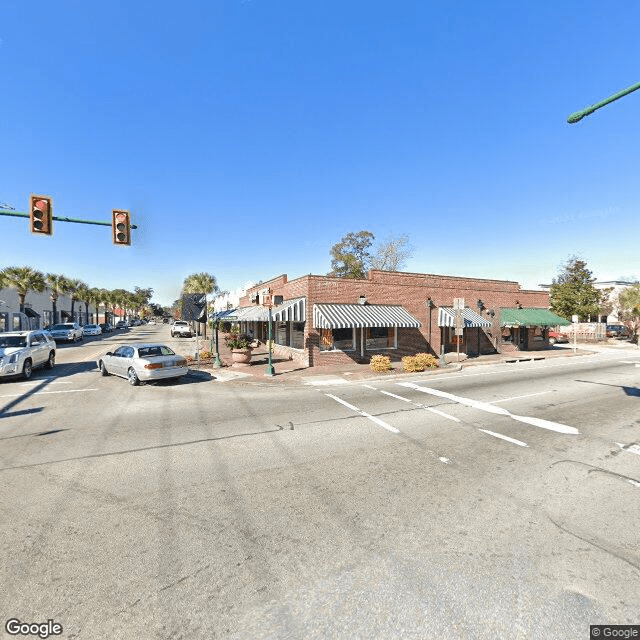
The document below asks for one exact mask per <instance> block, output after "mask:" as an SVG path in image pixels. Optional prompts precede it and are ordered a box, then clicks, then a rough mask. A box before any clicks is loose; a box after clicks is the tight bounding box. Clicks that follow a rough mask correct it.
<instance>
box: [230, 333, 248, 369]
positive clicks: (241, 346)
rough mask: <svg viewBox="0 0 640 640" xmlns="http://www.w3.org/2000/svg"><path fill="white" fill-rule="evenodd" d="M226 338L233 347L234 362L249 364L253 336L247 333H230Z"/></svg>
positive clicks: (231, 347)
mask: <svg viewBox="0 0 640 640" xmlns="http://www.w3.org/2000/svg"><path fill="white" fill-rule="evenodd" d="M224 339H225V342H226V343H227V346H228V347H229V349H231V357H232V358H233V363H234V364H244V365H248V364H250V363H251V349H252V346H251V343H252V342H253V338H252V337H251V336H249V335H247V334H246V333H230V334H229V335H228V336H225V338H224Z"/></svg>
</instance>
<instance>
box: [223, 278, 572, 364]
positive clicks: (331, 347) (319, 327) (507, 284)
mask: <svg viewBox="0 0 640 640" xmlns="http://www.w3.org/2000/svg"><path fill="white" fill-rule="evenodd" d="M269 293H270V294H271V295H272V296H273V303H274V304H273V308H272V319H273V334H272V337H273V340H274V352H275V353H276V355H278V356H284V357H290V358H292V359H293V360H295V361H297V362H299V363H300V364H301V365H304V366H314V365H323V364H337V363H347V362H353V361H357V362H368V361H369V359H370V358H371V356H372V355H374V354H376V353H383V354H386V355H388V356H390V357H391V359H392V360H398V359H399V358H401V357H402V356H405V355H412V354H415V353H423V352H426V353H432V354H435V355H440V354H441V353H443V352H447V351H455V350H456V348H457V344H456V341H457V340H460V351H461V352H466V353H467V354H468V355H478V354H479V353H495V352H496V351H501V350H503V349H506V348H510V349H514V348H515V349H539V348H544V347H546V346H548V327H549V326H550V325H555V324H557V322H555V320H560V319H559V318H557V316H552V314H550V312H549V311H548V308H549V294H548V292H546V291H535V290H525V289H522V288H521V287H520V285H519V284H518V283H517V282H513V281H508V280H489V279H482V278H463V277H457V276H443V275H433V274H424V273H404V272H396V271H394V272H392V271H378V270H371V271H369V273H368V274H367V277H366V278H362V279H352V278H332V277H329V276H319V275H305V276H301V277H299V278H296V279H294V280H289V279H288V277H287V275H286V274H283V275H280V276H277V277H275V278H272V279H271V280H269V281H267V282H262V283H260V284H257V285H255V286H254V287H251V288H249V289H247V292H246V295H245V296H244V297H243V298H241V299H240V306H239V308H238V309H236V310H233V311H230V312H226V318H225V317H224V315H225V312H222V313H221V314H218V317H220V319H221V320H225V319H226V320H228V321H233V322H238V323H240V326H241V329H242V330H243V331H247V332H249V333H250V334H252V335H253V336H254V337H255V338H258V339H260V340H263V341H264V340H267V338H268V322H267V320H268V311H267V309H266V308H265V306H264V305H263V302H264V296H265V295H268V294H269ZM456 298H464V301H465V309H464V311H463V317H464V331H463V335H462V336H461V338H458V337H457V336H456V335H455V312H454V311H453V309H452V307H453V305H454V300H455V299H456ZM527 309H530V310H532V309H536V310H540V312H541V313H542V316H540V315H537V316H536V320H535V322H536V324H535V325H531V324H530V323H528V322H527V320H526V318H523V320H522V322H520V321H519V320H518V314H519V313H521V312H522V311H524V310H527ZM503 310H504V311H505V312H506V311H507V310H510V312H509V313H506V314H505V317H508V318H509V326H501V322H500V318H501V316H502V314H503ZM545 314H549V317H546V316H545ZM541 317H544V318H546V319H542V320H540V318H541ZM554 319H555V320H554Z"/></svg>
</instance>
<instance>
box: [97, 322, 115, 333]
mask: <svg viewBox="0 0 640 640" xmlns="http://www.w3.org/2000/svg"><path fill="white" fill-rule="evenodd" d="M100 328H101V329H102V333H111V332H112V331H113V326H112V325H111V323H109V322H101V323H100Z"/></svg>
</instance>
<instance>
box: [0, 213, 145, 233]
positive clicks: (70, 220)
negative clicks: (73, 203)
mask: <svg viewBox="0 0 640 640" xmlns="http://www.w3.org/2000/svg"><path fill="white" fill-rule="evenodd" d="M0 216H15V217H16V218H28V217H29V214H28V213H23V212H21V211H7V210H6V209H0ZM51 218H52V219H53V220H57V221H59V222H77V223H78V224H98V225H101V226H103V227H110V226H111V225H112V223H111V222H101V221H100V220H80V219H78V218H63V217H62V216H51ZM129 228H131V229H137V228H138V226H137V225H135V224H132V225H129Z"/></svg>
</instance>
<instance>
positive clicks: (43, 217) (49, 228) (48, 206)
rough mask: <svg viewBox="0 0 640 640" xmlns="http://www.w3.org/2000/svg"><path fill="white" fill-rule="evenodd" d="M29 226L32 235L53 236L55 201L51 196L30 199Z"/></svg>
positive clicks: (34, 196)
mask: <svg viewBox="0 0 640 640" xmlns="http://www.w3.org/2000/svg"><path fill="white" fill-rule="evenodd" d="M29 226H30V228H31V233H37V234H39V235H45V236H52V235H53V199H52V198H51V196H36V195H33V194H31V197H30V198H29Z"/></svg>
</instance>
